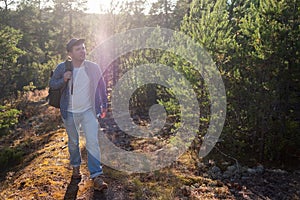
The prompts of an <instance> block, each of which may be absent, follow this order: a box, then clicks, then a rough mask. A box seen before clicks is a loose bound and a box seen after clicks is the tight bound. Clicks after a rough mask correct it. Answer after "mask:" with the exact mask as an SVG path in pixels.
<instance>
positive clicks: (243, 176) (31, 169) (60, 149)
mask: <svg viewBox="0 0 300 200" xmlns="http://www.w3.org/2000/svg"><path fill="white" fill-rule="evenodd" d="M31 95H32V96H33V97H35V98H30V99H31V100H30V101H29V102H27V104H28V109H27V111H26V112H28V113H23V116H25V117H24V119H22V120H21V121H20V124H19V125H18V126H17V127H16V128H15V129H14V131H13V132H12V133H10V134H9V135H6V136H2V137H1V138H0V145H1V146H0V147H1V150H3V149H4V148H7V147H9V148H11V149H12V150H15V151H17V150H18V152H22V155H23V156H22V159H20V160H19V161H18V162H17V161H15V162H14V163H12V165H11V166H7V167H6V170H1V171H2V172H1V173H0V182H1V183H0V199H24V200H25V199H26V200H27V199H81V200H85V199H95V200H96V199H107V200H123V199H124V200H127V199H128V200H131V199H137V200H144V199H145V200H146V199H153V200H154V199H162V200H167V199H174V200H187V199H201V200H202V199H300V192H299V188H300V178H299V177H300V173H299V170H298V171H297V170H295V171H284V170H281V169H265V168H262V167H261V168H248V167H245V166H244V167H241V168H243V170H239V171H237V170H236V168H234V166H235V165H234V164H235V163H230V162H226V164H224V165H226V167H227V168H226V167H225V170H221V169H220V168H218V167H216V163H215V162H214V161H213V160H212V159H210V158H209V157H208V158H207V159H206V160H201V159H199V158H198V157H197V156H196V154H195V152H193V151H188V152H186V153H185V154H183V155H182V156H181V157H180V158H179V159H178V160H177V161H176V162H174V163H172V165H171V166H169V167H166V168H163V169H161V170H158V171H154V172H149V173H133V174H128V173H125V172H120V171H117V170H114V169H111V168H109V167H108V166H103V168H104V172H105V181H106V182H107V183H108V184H109V188H108V189H107V190H105V191H104V192H96V191H94V190H93V187H92V185H93V184H92V181H91V180H90V179H89V176H88V171H87V166H86V152H85V148H84V144H82V145H81V146H82V156H83V165H82V167H81V168H82V172H83V174H84V175H83V177H82V179H81V180H79V181H78V180H72V179H71V168H70V166H69V160H68V148H67V135H66V131H65V129H64V128H63V126H62V123H61V120H60V116H59V111H58V109H55V108H52V107H49V106H48V105H47V103H46V101H45V94H44V93H38V94H34V93H33V94H31ZM103 123H105V124H106V126H107V127H109V126H113V120H112V119H110V118H107V119H106V120H105V121H104V122H103ZM109 131H114V133H115V138H114V139H113V140H114V141H117V143H118V145H120V147H122V148H126V146H128V145H130V146H131V147H134V148H143V149H145V143H141V142H140V143H136V144H130V140H129V139H128V138H126V137H120V134H121V132H118V133H116V132H115V131H116V130H114V129H106V134H108V135H112V133H108V132H109ZM118 137H119V138H118ZM120 140H122V141H120ZM142 145H143V146H142ZM224 160H226V158H224ZM226 169H227V170H226ZM232 169H235V171H231V172H232V174H230V170H232Z"/></svg>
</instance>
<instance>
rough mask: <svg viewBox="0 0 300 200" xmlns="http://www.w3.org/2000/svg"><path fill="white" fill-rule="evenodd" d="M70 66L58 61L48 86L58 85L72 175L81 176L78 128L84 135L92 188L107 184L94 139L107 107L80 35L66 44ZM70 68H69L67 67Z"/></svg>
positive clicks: (103, 89) (95, 67)
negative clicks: (92, 183) (60, 91)
mask: <svg viewBox="0 0 300 200" xmlns="http://www.w3.org/2000/svg"><path fill="white" fill-rule="evenodd" d="M67 52H68V56H69V57H70V58H71V63H70V64H71V67H68V65H66V63H67V61H66V62H63V63H60V64H59V65H58V66H57V67H56V69H55V70H54V73H53V76H52V77H51V80H50V87H52V88H54V89H57V88H62V96H61V100H60V112H61V115H62V119H63V122H64V124H65V127H66V131H67V133H68V150H69V154H70V164H71V165H72V167H73V174H72V177H73V178H75V179H81V173H80V164H81V155H80V148H79V128H80V126H81V128H82V129H83V132H84V134H85V138H86V149H87V155H88V169H89V172H90V177H91V179H93V182H94V188H95V190H103V189H106V188H107V184H106V183H105V182H104V181H103V177H102V176H103V171H102V167H101V163H100V148H99V142H98V126H99V124H98V120H97V118H99V117H105V115H106V108H107V96H106V86H105V82H104V80H103V77H102V73H101V70H100V67H99V66H98V65H97V64H96V63H93V62H90V61H87V60H86V48H85V45H84V39H77V38H73V39H71V40H70V41H69V42H68V44H67ZM69 68H70V69H69Z"/></svg>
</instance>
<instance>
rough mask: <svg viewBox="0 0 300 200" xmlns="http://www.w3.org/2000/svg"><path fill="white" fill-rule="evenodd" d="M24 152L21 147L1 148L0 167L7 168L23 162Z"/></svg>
mask: <svg viewBox="0 0 300 200" xmlns="http://www.w3.org/2000/svg"><path fill="white" fill-rule="evenodd" d="M23 155H24V152H23V151H22V150H20V149H14V148H10V147H6V148H4V149H1V152H0V167H1V169H6V168H7V167H9V166H12V165H15V164H18V163H20V162H21V160H22V157H23Z"/></svg>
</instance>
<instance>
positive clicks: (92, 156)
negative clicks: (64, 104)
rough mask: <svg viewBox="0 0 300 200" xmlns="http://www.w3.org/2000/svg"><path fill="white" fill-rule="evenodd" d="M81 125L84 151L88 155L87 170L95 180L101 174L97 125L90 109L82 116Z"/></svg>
mask: <svg viewBox="0 0 300 200" xmlns="http://www.w3.org/2000/svg"><path fill="white" fill-rule="evenodd" d="M82 115H83V116H82V117H83V119H82V121H81V125H82V128H83V131H84V133H85V138H86V149H87V155H88V169H89V171H90V177H91V178H95V177H97V176H98V175H101V174H103V171H102V167H101V163H100V147H99V142H98V128H99V124H98V121H97V119H96V117H95V116H94V114H93V111H92V110H91V109H90V110H88V111H86V112H84V113H83V114H82Z"/></svg>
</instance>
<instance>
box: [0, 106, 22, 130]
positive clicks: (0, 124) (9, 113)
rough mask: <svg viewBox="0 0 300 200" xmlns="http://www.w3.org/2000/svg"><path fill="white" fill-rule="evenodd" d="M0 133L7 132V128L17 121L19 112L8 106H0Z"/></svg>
mask: <svg viewBox="0 0 300 200" xmlns="http://www.w3.org/2000/svg"><path fill="white" fill-rule="evenodd" d="M0 110H1V113H0V135H3V134H5V133H7V131H8V129H9V128H11V127H13V126H14V125H16V124H17V123H18V118H19V115H20V114H21V112H20V111H19V110H17V109H14V108H9V107H8V106H0Z"/></svg>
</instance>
